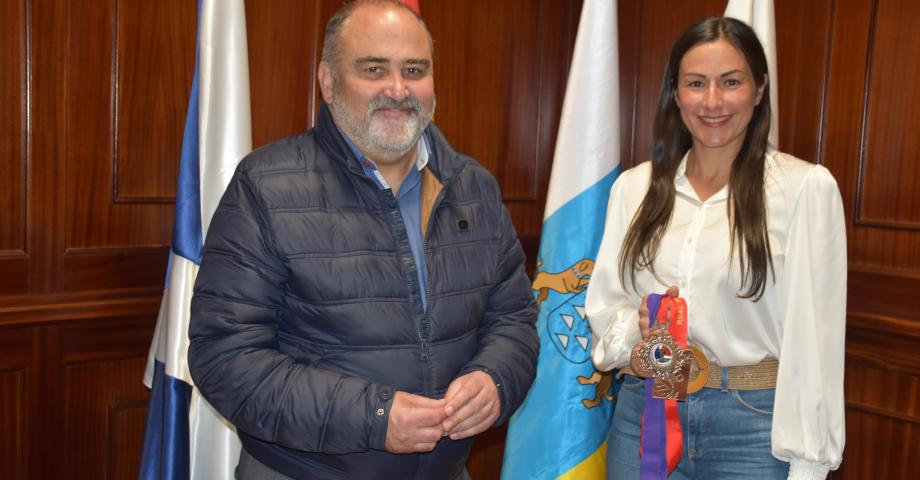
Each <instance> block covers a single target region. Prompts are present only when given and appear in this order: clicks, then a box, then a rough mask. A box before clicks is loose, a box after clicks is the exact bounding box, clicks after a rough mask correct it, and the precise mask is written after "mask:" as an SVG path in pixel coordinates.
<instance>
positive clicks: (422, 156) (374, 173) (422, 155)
mask: <svg viewBox="0 0 920 480" xmlns="http://www.w3.org/2000/svg"><path fill="white" fill-rule="evenodd" d="M335 128H336V129H337V130H338V131H339V134H341V135H342V138H343V139H345V144H346V145H348V148H349V149H351V153H353V154H355V158H357V159H358V162H359V163H360V164H361V169H362V170H364V174H365V175H367V176H368V177H370V178H373V179H375V180H377V183H378V184H379V185H380V187H381V188H382V189H387V188H390V185H389V184H388V183H387V181H386V179H384V178H383V175H382V174H381V173H380V170H378V169H377V164H376V163H375V162H374V161H373V160H371V159H370V158H368V157H367V155H365V154H363V153H361V150H358V147H357V146H356V145H355V144H354V142H352V141H351V139H350V138H348V135H345V132H343V131H342V129H341V128H339V126H338V125H336V126H335ZM416 151H417V152H418V156H417V157H416V159H415V169H416V170H417V171H418V172H421V171H422V169H423V168H425V167H426V166H427V165H428V160H429V158H431V155H432V152H431V147H430V146H429V145H428V138H427V135H426V134H425V133H424V132H423V133H422V135H421V136H419V139H418V144H417V145H416Z"/></svg>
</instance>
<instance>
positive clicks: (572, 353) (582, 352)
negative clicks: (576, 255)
mask: <svg viewBox="0 0 920 480" xmlns="http://www.w3.org/2000/svg"><path fill="white" fill-rule="evenodd" d="M541 265H542V262H541V261H539V260H538V261H537V269H539V268H540V267H541ZM593 271H594V260H592V259H590V258H584V259H581V260H579V261H577V262H575V263H574V264H573V265H572V266H570V267H568V268H566V269H564V270H562V271H561V272H556V273H550V272H546V271H538V272H537V274H536V277H535V278H534V281H533V285H532V287H531V288H532V289H533V290H534V291H536V292H537V306H538V307H540V308H541V310H542V309H543V307H544V304H546V305H545V306H546V307H548V308H549V309H550V310H549V312H548V313H547V314H546V328H547V332H546V333H547V336H548V337H549V338H550V339H551V340H552V342H553V346H554V347H555V348H556V350H557V351H558V352H559V354H560V355H562V357H563V358H564V359H566V360H567V361H569V362H572V363H577V364H581V363H585V362H588V361H589V360H590V359H591V330H590V327H589V326H588V321H587V317H586V316H585V296H586V289H587V287H588V282H589V280H590V278H591V273H592V272H593ZM550 291H553V292H556V293H558V294H560V295H559V299H560V300H561V301H559V302H555V301H554V302H546V300H547V299H548V298H549V296H550ZM554 300H555V299H554ZM576 380H577V381H578V383H579V384H581V385H595V392H594V396H593V398H591V399H582V401H581V402H582V404H583V405H584V406H585V408H594V407H597V406H598V405H600V404H601V402H602V401H603V400H607V401H611V400H613V395H611V394H610V387H611V385H612V382H613V376H612V374H611V373H601V372H598V371H594V373H593V374H592V375H591V376H590V377H583V376H578V377H576Z"/></svg>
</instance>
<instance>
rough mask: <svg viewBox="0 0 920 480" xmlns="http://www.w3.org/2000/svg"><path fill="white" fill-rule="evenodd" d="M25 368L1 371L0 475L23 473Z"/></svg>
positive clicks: (18, 475) (7, 476)
mask: <svg viewBox="0 0 920 480" xmlns="http://www.w3.org/2000/svg"><path fill="white" fill-rule="evenodd" d="M25 374H26V370H25V368H24V367H22V368H20V369H18V370H0V432H3V433H2V434H0V447H2V448H0V475H2V476H3V478H21V477H24V476H25V471H26V465H25V461H24V460H25V443H26V442H25V438H26V432H25V428H24V427H25V419H26V418H25V417H26V413H25V403H26V401H25V400H26V395H25V393H26V388H25V383H26V382H25V376H26V375H25Z"/></svg>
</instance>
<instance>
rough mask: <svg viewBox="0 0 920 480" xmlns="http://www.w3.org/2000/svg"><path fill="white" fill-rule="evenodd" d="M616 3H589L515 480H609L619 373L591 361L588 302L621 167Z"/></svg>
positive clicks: (572, 74) (559, 160)
mask: <svg viewBox="0 0 920 480" xmlns="http://www.w3.org/2000/svg"><path fill="white" fill-rule="evenodd" d="M616 8H617V4H616V2H615V1H611V0H586V1H585V2H584V5H583V7H582V12H581V19H580V22H579V27H578V33H577V36H576V40H575V50H574V54H573V57H572V66H571V68H570V70H569V79H568V84H567V87H566V93H565V100H564V102H563V106H562V118H561V120H560V122H559V133H558V137H557V140H556V151H555V154H554V156H553V169H552V172H551V175H550V184H549V192H548V195H547V200H546V210H545V212H544V218H543V230H542V234H541V238H540V250H539V253H538V256H537V273H536V276H535V278H534V283H533V290H534V295H535V296H536V299H537V303H538V304H539V308H540V313H539V317H538V318H537V330H538V332H539V335H540V342H541V347H540V355H539V357H538V360H537V377H536V379H535V381H534V384H533V386H532V387H531V390H530V393H529V394H528V396H527V399H526V400H525V401H524V404H523V405H522V406H521V408H520V409H519V410H518V411H517V412H516V413H515V415H514V416H513V417H512V418H511V422H510V425H509V427H508V437H507V440H506V444H505V459H504V465H503V467H502V478H503V479H506V480H518V479H556V478H561V479H595V478H597V479H602V478H604V456H605V452H606V439H607V430H608V427H609V425H610V419H611V416H612V414H613V408H614V394H615V387H614V384H613V383H614V382H613V378H614V377H613V376H612V375H611V374H610V373H607V374H601V373H599V372H597V371H595V369H594V365H593V364H592V363H591V332H590V331H589V328H588V323H587V319H586V318H585V312H584V302H585V292H586V288H587V286H588V282H589V281H590V279H591V272H592V271H593V269H594V259H595V257H596V256H597V251H598V248H599V247H600V242H601V236H602V234H603V229H604V218H605V213H606V209H607V198H608V194H609V192H610V187H611V186H612V185H613V182H614V180H615V179H616V177H617V175H618V174H619V172H620V168H619V154H620V138H619V135H620V129H619V115H620V110H619V96H620V88H619V75H618V69H619V65H618V52H617V43H618V42H617V12H616ZM533 452H540V454H539V455H538V456H535V455H534V454H533Z"/></svg>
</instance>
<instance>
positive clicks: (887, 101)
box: [856, 0, 920, 267]
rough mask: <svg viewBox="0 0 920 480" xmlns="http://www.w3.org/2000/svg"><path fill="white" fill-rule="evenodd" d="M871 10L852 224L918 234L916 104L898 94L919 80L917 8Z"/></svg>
mask: <svg viewBox="0 0 920 480" xmlns="http://www.w3.org/2000/svg"><path fill="white" fill-rule="evenodd" d="M873 6H874V8H873V11H872V17H871V18H872V22H871V25H870V31H869V55H868V66H867V70H868V72H867V82H868V85H867V87H866V88H867V95H866V104H867V105H866V107H865V108H866V111H865V117H864V123H863V126H862V128H863V131H862V134H863V148H862V149H861V152H862V155H861V157H860V165H859V167H860V168H859V171H860V172H861V178H860V182H859V187H858V191H857V206H856V224H857V225H866V226H880V227H893V228H903V229H909V230H913V231H920V195H917V194H916V189H917V187H918V186H920V162H917V158H918V157H920V137H918V136H917V135H915V134H914V133H913V132H915V131H917V130H918V129H920V99H918V98H917V96H916V95H910V94H902V93H906V91H907V90H910V87H907V86H909V85H915V84H916V79H917V78H918V76H920V37H918V36H917V35H915V34H914V33H915V32H914V28H916V20H917V17H916V13H917V12H918V8H917V6H916V2H913V1H909V0H878V1H876V2H874V4H873ZM912 14H913V15H912ZM905 87H907V88H905ZM911 265H912V266H915V267H916V266H920V263H912V264H911Z"/></svg>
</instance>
